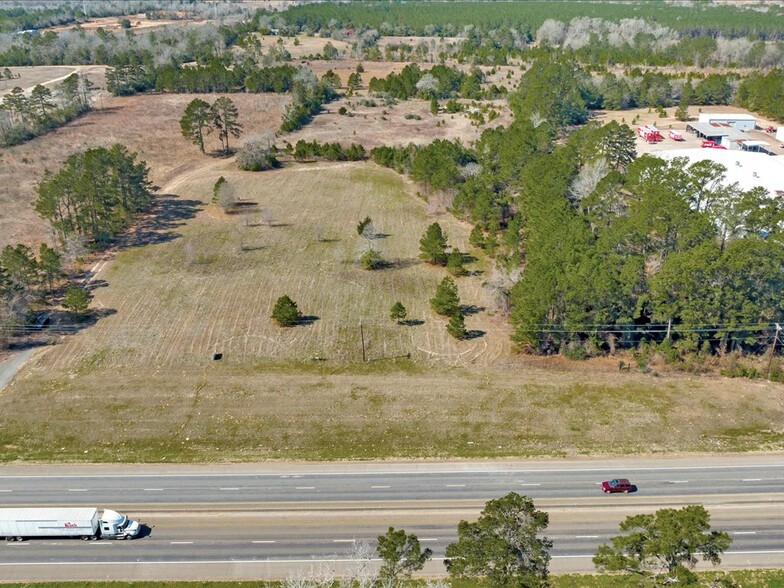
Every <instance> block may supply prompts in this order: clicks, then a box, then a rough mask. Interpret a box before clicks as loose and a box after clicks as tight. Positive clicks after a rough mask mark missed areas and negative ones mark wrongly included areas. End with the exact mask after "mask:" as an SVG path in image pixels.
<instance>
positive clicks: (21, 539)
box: [16, 537, 24, 541]
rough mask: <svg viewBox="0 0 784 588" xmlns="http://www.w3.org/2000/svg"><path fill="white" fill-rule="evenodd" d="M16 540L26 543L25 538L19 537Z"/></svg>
mask: <svg viewBox="0 0 784 588" xmlns="http://www.w3.org/2000/svg"><path fill="white" fill-rule="evenodd" d="M16 540H17V541H24V537H17V538H16Z"/></svg>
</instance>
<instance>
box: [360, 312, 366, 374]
mask: <svg viewBox="0 0 784 588" xmlns="http://www.w3.org/2000/svg"><path fill="white" fill-rule="evenodd" d="M359 338H360V340H361V341H362V362H363V363H364V362H366V361H367V359H366V358H365V330H364V329H363V328H362V319H359Z"/></svg>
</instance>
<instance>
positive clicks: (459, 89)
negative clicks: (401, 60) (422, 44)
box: [368, 63, 506, 100]
mask: <svg viewBox="0 0 784 588" xmlns="http://www.w3.org/2000/svg"><path fill="white" fill-rule="evenodd" d="M484 81H485V76H484V74H483V73H482V71H481V70H480V69H479V68H473V69H472V70H471V71H470V72H469V73H464V72H462V71H460V70H459V69H456V68H453V67H448V66H446V65H435V66H433V67H431V68H430V69H429V70H422V69H421V68H420V67H419V66H418V65H417V64H415V63H412V64H409V65H407V66H405V67H404V68H403V70H402V71H401V72H400V73H399V74H396V73H391V74H389V75H388V76H387V77H385V78H376V77H373V78H371V79H370V83H369V84H368V90H369V91H370V92H374V93H379V94H386V95H389V96H391V97H392V98H396V99H398V100H407V99H408V98H413V97H414V96H419V97H420V98H425V99H428V100H430V99H433V98H452V97H453V96H459V97H462V98H470V99H473V100H480V99H483V98H486V99H493V98H497V97H498V96H500V95H503V94H505V93H506V89H505V88H503V89H502V88H498V87H497V86H495V85H493V86H492V87H490V88H489V89H487V90H485V89H484V88H483V87H482V84H483V82H484Z"/></svg>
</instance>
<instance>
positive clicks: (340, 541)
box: [332, 539, 357, 543]
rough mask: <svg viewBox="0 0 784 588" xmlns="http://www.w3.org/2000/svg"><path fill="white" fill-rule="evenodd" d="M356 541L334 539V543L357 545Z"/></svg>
mask: <svg viewBox="0 0 784 588" xmlns="http://www.w3.org/2000/svg"><path fill="white" fill-rule="evenodd" d="M356 542H357V540H356V539H333V540H332V543H356Z"/></svg>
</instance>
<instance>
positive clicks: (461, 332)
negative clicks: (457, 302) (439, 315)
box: [446, 310, 467, 339]
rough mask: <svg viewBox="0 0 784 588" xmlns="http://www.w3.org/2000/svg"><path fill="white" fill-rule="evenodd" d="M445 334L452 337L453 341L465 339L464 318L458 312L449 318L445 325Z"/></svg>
mask: <svg viewBox="0 0 784 588" xmlns="http://www.w3.org/2000/svg"><path fill="white" fill-rule="evenodd" d="M446 330H447V333H449V334H450V335H452V336H453V337H454V338H455V339H465V338H466V335H467V331H466V328H465V317H464V316H463V313H462V312H460V311H459V310H458V311H457V312H456V313H455V314H453V315H452V316H451V317H449V322H448V323H447V325H446Z"/></svg>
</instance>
